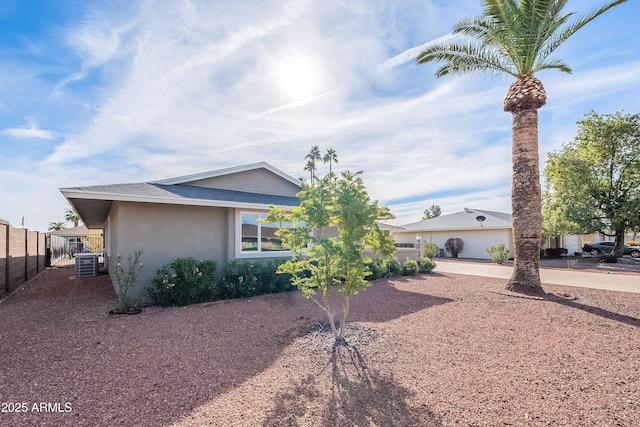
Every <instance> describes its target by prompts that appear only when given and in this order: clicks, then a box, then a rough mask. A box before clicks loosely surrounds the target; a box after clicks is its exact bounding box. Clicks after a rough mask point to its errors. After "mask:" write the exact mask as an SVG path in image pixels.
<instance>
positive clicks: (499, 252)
mask: <svg viewBox="0 0 640 427" xmlns="http://www.w3.org/2000/svg"><path fill="white" fill-rule="evenodd" d="M487 253H489V256H491V259H492V260H493V262H495V263H496V264H504V262H505V261H506V260H507V257H508V256H509V249H508V248H507V247H506V246H505V245H504V243H500V244H499V245H498V246H491V247H490V248H489V249H487Z"/></svg>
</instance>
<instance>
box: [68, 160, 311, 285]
mask: <svg viewBox="0 0 640 427" xmlns="http://www.w3.org/2000/svg"><path fill="white" fill-rule="evenodd" d="M300 189H301V186H300V182H299V180H297V179H295V178H293V177H291V176H289V175H287V174H285V173H284V172H282V171H280V170H278V169H276V168H274V167H273V166H271V165H269V164H268V163H265V162H261V163H254V164H249V165H243V166H237V167H232V168H227V169H222V170H216V171H210V172H204V173H199V174H195V175H189V176H181V177H177V178H169V179H164V180H161V181H154V182H143V183H131V184H109V185H92V186H84V187H70V188H61V189H60V191H61V192H62V194H63V195H64V196H65V197H66V198H67V200H68V201H69V203H70V204H71V206H73V208H74V209H75V210H76V212H78V214H79V216H80V217H81V218H82V221H83V222H84V224H85V225H86V226H87V227H88V228H89V229H103V230H104V239H105V242H104V243H105V264H108V260H109V259H113V258H114V257H115V256H117V255H120V256H121V257H122V259H123V260H126V258H127V256H128V255H129V254H133V253H134V252H136V251H138V250H140V251H141V252H142V254H141V261H142V262H143V264H144V267H143V269H142V271H141V274H140V276H139V279H138V283H137V285H136V287H135V288H134V289H132V290H131V293H130V296H131V297H132V298H140V297H143V296H144V289H145V288H146V287H147V286H149V285H150V283H151V280H152V279H153V277H154V275H155V272H156V270H157V269H158V267H160V266H162V265H164V264H166V263H168V262H170V261H171V260H172V259H173V258H175V257H189V256H190V257H194V258H197V259H202V260H205V259H213V260H215V261H216V262H217V264H218V269H222V268H223V267H224V266H225V265H226V263H227V262H228V261H229V260H233V259H260V258H266V257H283V256H290V252H289V251H288V250H287V248H286V247H283V245H282V242H281V241H279V240H278V238H277V237H276V236H275V235H274V230H275V228H276V225H274V224H267V223H263V222H260V221H259V220H260V219H262V218H264V217H265V216H266V214H267V213H268V211H269V206H270V205H275V206H278V207H280V208H293V207H295V206H298V205H299V199H298V197H297V193H298V192H299V191H300ZM114 287H117V284H116V283H114ZM116 290H117V289H116Z"/></svg>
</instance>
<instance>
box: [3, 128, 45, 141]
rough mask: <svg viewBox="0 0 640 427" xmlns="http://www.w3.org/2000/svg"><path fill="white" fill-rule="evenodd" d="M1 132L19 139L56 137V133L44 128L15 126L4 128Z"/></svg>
mask: <svg viewBox="0 0 640 427" xmlns="http://www.w3.org/2000/svg"><path fill="white" fill-rule="evenodd" d="M2 133H3V134H5V135H8V136H11V137H14V138H21V139H48V140H51V139H56V133H55V132H53V131H50V130H45V129H36V128H26V127H16V128H9V129H4V130H3V131H2Z"/></svg>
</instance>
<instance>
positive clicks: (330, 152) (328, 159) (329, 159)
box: [322, 148, 338, 176]
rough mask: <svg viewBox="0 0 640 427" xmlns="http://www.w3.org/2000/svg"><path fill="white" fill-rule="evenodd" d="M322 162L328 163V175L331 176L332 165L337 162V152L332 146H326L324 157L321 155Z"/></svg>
mask: <svg viewBox="0 0 640 427" xmlns="http://www.w3.org/2000/svg"><path fill="white" fill-rule="evenodd" d="M322 162H323V163H329V176H333V171H332V165H333V163H334V162H335V163H338V154H337V153H336V150H334V149H333V148H328V149H327V152H326V153H325V155H324V157H322Z"/></svg>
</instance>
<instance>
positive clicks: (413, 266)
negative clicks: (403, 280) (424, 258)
mask: <svg viewBox="0 0 640 427" xmlns="http://www.w3.org/2000/svg"><path fill="white" fill-rule="evenodd" d="M417 273H418V263H417V262H416V261H414V260H412V259H409V258H407V259H405V260H404V262H403V263H402V275H403V276H415V275H416V274H417Z"/></svg>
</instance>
